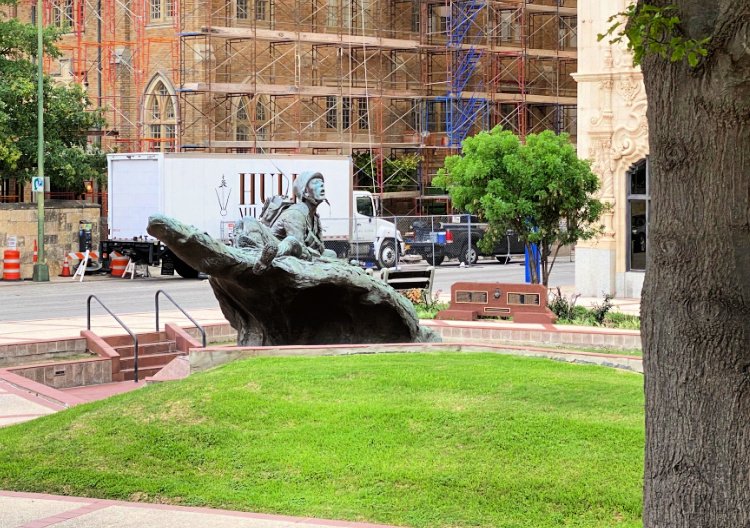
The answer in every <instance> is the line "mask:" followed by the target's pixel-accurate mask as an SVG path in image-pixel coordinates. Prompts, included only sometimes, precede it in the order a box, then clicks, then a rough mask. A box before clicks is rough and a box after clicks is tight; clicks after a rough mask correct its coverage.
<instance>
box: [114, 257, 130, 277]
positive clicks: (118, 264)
mask: <svg viewBox="0 0 750 528" xmlns="http://www.w3.org/2000/svg"><path fill="white" fill-rule="evenodd" d="M129 261H130V259H129V258H128V257H125V256H121V255H117V256H115V255H113V256H112V260H111V262H110V266H109V267H110V269H112V276H113V277H122V275H123V273H125V268H126V267H127V266H128V262H129Z"/></svg>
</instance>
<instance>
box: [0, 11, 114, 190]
mask: <svg viewBox="0 0 750 528" xmlns="http://www.w3.org/2000/svg"><path fill="white" fill-rule="evenodd" d="M36 38H37V33H36V28H35V27H33V26H31V25H29V24H22V23H21V22H19V21H18V20H15V19H11V20H6V21H0V78H2V83H0V175H2V177H3V178H15V179H18V180H21V181H26V180H28V179H29V178H30V177H31V176H33V175H35V174H36V171H37V79H36V77H37V75H36V67H35V66H34V64H33V63H32V62H31V58H32V57H33V56H34V55H35V54H36ZM55 39H56V35H55V33H54V31H52V30H45V35H44V46H45V49H44V53H45V55H46V56H52V57H55V56H58V55H59V53H58V51H57V50H56V49H55V47H54V40H55ZM43 91H44V146H45V174H46V175H47V176H49V177H50V180H51V184H52V186H53V188H54V189H56V190H80V189H82V185H83V180H91V179H97V180H101V179H103V174H104V167H105V161H106V160H105V157H104V155H103V154H102V153H101V152H98V151H96V150H94V149H92V148H91V147H89V146H88V145H87V134H88V132H89V131H90V130H92V129H94V128H97V127H101V126H103V124H104V120H103V118H102V116H101V113H100V112H99V111H91V110H90V102H89V100H88V97H87V96H86V93H85V92H84V91H83V88H81V87H80V86H79V85H75V84H74V85H71V86H63V85H58V84H55V83H53V82H52V81H51V80H50V79H49V78H48V77H45V78H44V79H43Z"/></svg>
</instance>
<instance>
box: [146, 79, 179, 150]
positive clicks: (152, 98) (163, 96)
mask: <svg viewBox="0 0 750 528" xmlns="http://www.w3.org/2000/svg"><path fill="white" fill-rule="evenodd" d="M145 110H146V111H145V115H146V130H147V131H148V138H147V140H148V141H149V146H150V149H149V150H152V151H156V152H167V151H173V150H174V148H175V138H176V137H177V119H176V116H177V113H176V110H175V103H174V96H173V95H172V94H171V93H170V92H169V90H168V89H167V87H166V85H165V84H164V82H163V81H160V80H159V81H156V83H154V84H153V86H152V88H151V90H149V91H148V92H147V94H146V103H145Z"/></svg>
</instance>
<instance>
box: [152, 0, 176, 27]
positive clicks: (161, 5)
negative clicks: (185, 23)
mask: <svg viewBox="0 0 750 528" xmlns="http://www.w3.org/2000/svg"><path fill="white" fill-rule="evenodd" d="M148 12H149V19H150V20H151V22H167V21H171V20H172V19H173V18H174V16H175V0H148Z"/></svg>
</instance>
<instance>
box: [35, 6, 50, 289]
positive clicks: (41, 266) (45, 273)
mask: <svg viewBox="0 0 750 528" xmlns="http://www.w3.org/2000/svg"><path fill="white" fill-rule="evenodd" d="M42 8H43V4H42V0H37V2H36V37H37V38H36V42H37V48H36V65H37V76H36V84H37V151H36V160H37V168H38V172H37V176H38V177H39V178H41V179H42V182H44V60H43V58H44V48H43V44H44V39H43V38H42V36H43V31H42V30H43V28H42V24H43V21H44V19H43V17H42ZM44 188H45V185H44V183H42V189H41V191H40V192H37V193H36V203H37V214H36V222H37V241H38V244H37V245H38V248H39V255H38V259H37V262H36V264H34V272H33V274H32V277H31V280H33V281H34V282H48V281H49V267H48V266H47V260H46V259H45V258H44V190H45V189H44Z"/></svg>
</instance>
